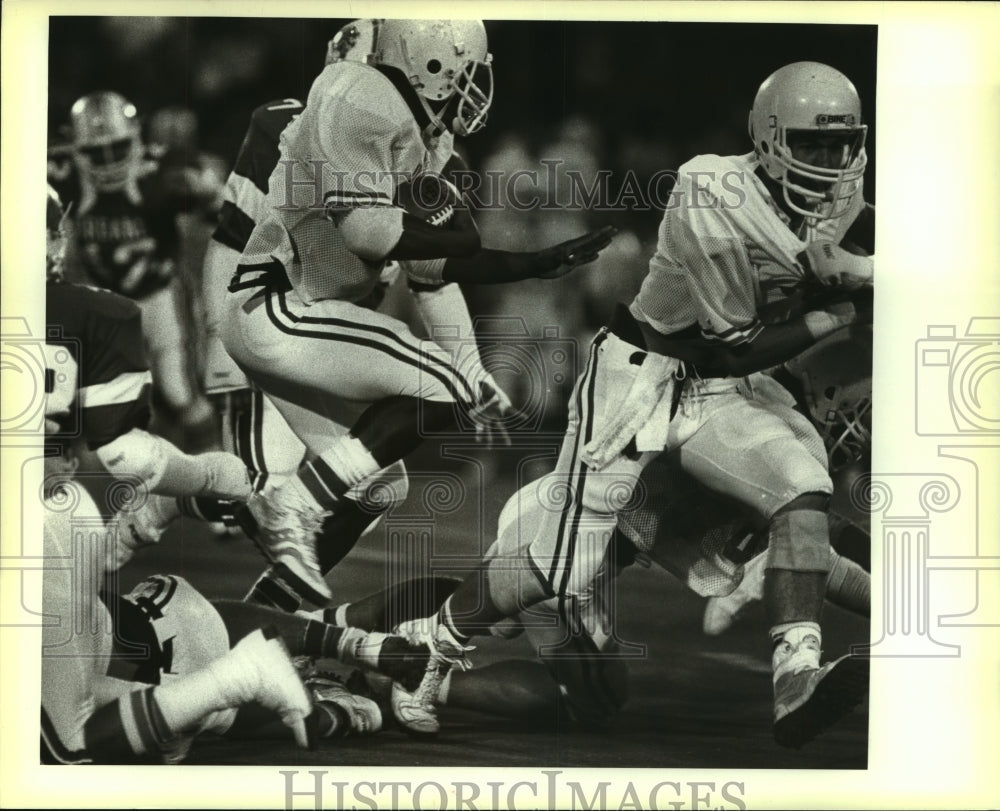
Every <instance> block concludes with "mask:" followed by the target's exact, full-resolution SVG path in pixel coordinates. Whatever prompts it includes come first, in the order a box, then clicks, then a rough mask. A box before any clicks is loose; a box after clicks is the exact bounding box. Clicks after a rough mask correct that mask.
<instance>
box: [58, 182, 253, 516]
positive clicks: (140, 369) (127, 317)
mask: <svg viewBox="0 0 1000 811" xmlns="http://www.w3.org/2000/svg"><path fill="white" fill-rule="evenodd" d="M47 207H48V208H47V215H46V222H47V228H48V233H47V242H48V255H47V260H46V261H47V267H46V286H45V311H46V312H45V319H46V336H47V339H46V347H45V349H46V357H47V360H48V362H49V363H50V364H51V366H52V367H53V371H52V374H51V375H49V376H48V377H47V385H48V386H49V391H48V400H47V403H48V406H49V414H48V419H49V421H50V422H51V425H50V427H51V428H52V431H51V432H50V436H49V437H48V438H47V441H48V443H49V444H50V445H51V446H52V448H53V450H54V451H56V453H57V455H58V452H59V451H61V450H63V449H64V448H65V447H66V446H67V445H68V444H70V443H72V442H74V441H76V440H78V439H82V440H84V441H85V442H86V443H87V446H88V448H89V449H90V450H91V451H93V452H95V453H96V455H97V458H98V459H99V460H100V462H101V464H102V465H103V467H104V468H105V469H106V470H107V471H108V472H109V473H110V474H111V475H112V476H118V477H122V478H125V479H127V480H129V481H132V482H134V483H135V484H136V486H138V487H140V488H142V489H143V490H145V491H148V492H150V493H153V494H159V495H163V496H168V497H179V496H208V497H214V498H223V499H239V500H242V499H245V498H247V497H248V496H249V494H250V482H249V476H248V474H247V470H246V466H245V465H244V464H243V463H242V462H241V461H240V460H239V458H238V457H236V456H234V455H232V454H229V453H224V452H221V451H210V452H207V453H202V454H197V455H191V454H186V453H183V452H182V451H180V450H179V449H178V448H177V447H175V446H174V445H173V444H171V443H170V442H169V441H168V440H166V439H164V438H163V437H160V436H156V435H154V434H151V433H149V431H147V430H146V428H147V424H148V421H149V416H150V408H149V390H150V386H151V384H152V376H151V374H150V370H149V367H148V365H147V363H146V357H145V353H144V350H143V341H142V313H141V311H140V309H139V307H138V306H137V305H136V304H135V302H133V301H131V300H129V299H127V298H125V297H124V296H120V295H118V294H116V293H112V292H111V291H108V290H103V289H100V288H96V287H90V286H86V285H79V284H72V283H70V282H67V281H65V280H64V279H63V275H62V269H63V260H64V257H65V251H66V230H65V227H64V226H65V220H64V217H65V215H64V214H63V213H62V206H61V202H60V200H59V197H58V194H57V193H56V192H55V190H54V189H53V188H52V187H51V186H50V187H49V189H48V203H47Z"/></svg>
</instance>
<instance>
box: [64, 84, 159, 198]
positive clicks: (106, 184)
mask: <svg viewBox="0 0 1000 811" xmlns="http://www.w3.org/2000/svg"><path fill="white" fill-rule="evenodd" d="M70 125H71V128H72V131H73V158H74V161H75V162H76V165H77V168H78V169H79V171H80V175H81V178H82V179H83V180H85V181H86V182H89V183H91V184H93V185H94V186H95V187H96V188H97V189H100V190H102V191H110V190H114V189H119V188H122V187H123V186H125V184H126V183H128V182H129V181H130V180H132V179H134V178H135V176H136V175H137V173H138V170H139V165H140V163H141V161H142V141H141V139H140V137H139V120H138V114H137V112H136V109H135V105H134V104H132V103H131V102H130V101H128V100H127V99H125V98H123V97H122V96H120V95H118V94H117V93H111V92H99V93H91V94H90V95H87V96H84V97H83V98H81V99H78V100H77V101H76V103H75V104H74V105H73V107H72V109H71V110H70Z"/></svg>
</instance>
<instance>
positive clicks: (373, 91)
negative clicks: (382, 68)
mask: <svg viewBox="0 0 1000 811" xmlns="http://www.w3.org/2000/svg"><path fill="white" fill-rule="evenodd" d="M314 104H315V105H317V107H319V106H321V107H322V109H323V110H324V112H325V113H326V114H327V115H337V117H338V119H339V122H340V123H341V125H342V126H344V127H345V128H351V127H352V125H363V126H364V128H365V129H366V130H367V131H369V132H371V133H373V134H377V133H378V132H380V131H381V130H382V129H383V128H384V131H386V132H389V131H393V130H396V129H398V128H400V127H402V126H403V125H404V124H405V123H406V122H407V121H408V120H409V119H411V118H412V113H410V110H409V108H408V107H407V106H406V102H405V101H403V98H402V97H401V96H400V95H399V93H398V92H397V91H396V88H394V87H393V86H392V82H390V81H389V80H388V79H387V78H386V77H385V76H383V75H382V74H381V73H379V71H377V70H375V68H373V67H371V66H369V65H365V64H362V63H360V62H335V63H333V64H332V65H327V66H326V67H325V68H324V69H323V72H322V73H320V75H319V76H318V77H317V78H316V81H315V82H313V86H312V88H310V90H309V101H308V102H307V107H311V106H313V105H314ZM365 114H367V115H365Z"/></svg>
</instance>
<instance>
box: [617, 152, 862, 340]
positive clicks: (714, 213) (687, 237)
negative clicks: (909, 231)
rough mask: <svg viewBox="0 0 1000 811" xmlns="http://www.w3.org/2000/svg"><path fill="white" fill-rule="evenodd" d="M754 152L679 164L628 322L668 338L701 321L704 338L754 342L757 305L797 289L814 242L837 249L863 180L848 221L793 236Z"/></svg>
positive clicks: (858, 193) (856, 209) (857, 206)
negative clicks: (809, 246) (803, 259)
mask: <svg viewBox="0 0 1000 811" xmlns="http://www.w3.org/2000/svg"><path fill="white" fill-rule="evenodd" d="M758 165H759V164H758V162H757V159H756V157H755V155H754V154H753V153H750V154H747V155H738V156H728V157H722V156H719V155H699V156H698V157H695V158H693V159H692V160H690V161H688V162H687V163H685V164H684V165H683V166H681V168H680V171H679V176H678V179H677V183H676V185H675V186H674V190H673V192H672V193H671V196H670V199H669V201H668V204H667V209H666V211H665V212H664V214H663V219H662V221H661V222H660V229H659V236H658V240H657V246H656V253H655V254H654V256H653V258H652V259H651V260H650V263H649V273H648V274H647V275H646V278H645V279H644V280H643V283H642V287H641V289H640V291H639V294H638V295H637V296H636V298H635V300H634V301H633V302H632V305H631V311H632V315H633V316H635V317H636V318H637V319H639V320H641V321H645V322H647V323H649V324H650V325H651V326H653V327H654V328H655V329H657V330H658V331H660V332H662V333H664V334H670V333H672V332H676V331H678V330H681V329H684V328H685V327H689V326H691V325H692V324H695V323H697V324H698V325H699V326H700V328H701V331H702V333H703V334H704V335H705V337H707V338H711V339H716V340H720V341H723V342H725V343H729V344H734V345H735V344H740V343H744V342H746V341H751V340H753V338H754V337H755V336H756V335H757V333H758V332H759V331H760V329H761V323H760V321H759V319H758V317H757V310H758V307H759V306H760V305H762V304H765V303H767V302H769V301H774V300H776V299H778V298H780V297H782V296H784V295H786V293H785V292H784V290H786V289H787V288H790V287H795V286H796V285H798V284H800V283H801V282H802V281H803V280H804V278H805V275H806V271H805V270H804V268H803V267H802V266H801V265H800V264H799V262H798V261H797V260H796V256H797V255H798V254H799V253H801V252H802V251H803V250H804V249H805V247H806V245H807V244H809V242H811V241H813V240H819V239H831V240H834V241H837V242H839V241H840V239H842V238H843V236H844V234H845V233H846V232H847V230H848V228H850V226H851V223H853V222H854V220H855V218H856V217H857V216H858V214H859V213H860V212H861V211H862V209H863V208H864V197H863V194H862V186H861V182H860V181H859V182H858V186H857V189H856V190H855V193H854V197H853V199H852V200H851V205H850V208H849V210H848V212H847V214H846V215H845V216H843V217H841V218H839V219H836V220H828V221H819V223H818V224H816V225H815V226H812V227H806V228H804V229H803V230H804V231H805V233H803V234H801V235H797V234H795V233H794V232H793V231H792V230H791V229H790V227H789V218H788V216H787V215H786V214H785V213H784V212H783V211H782V210H781V209H780V208H779V207H778V204H777V203H776V202H775V200H774V198H773V197H772V196H771V193H770V192H769V191H768V189H767V187H766V186H765V185H764V183H763V181H762V180H761V179H760V178H759V177H757V175H756V174H755V171H756V169H757V167H758Z"/></svg>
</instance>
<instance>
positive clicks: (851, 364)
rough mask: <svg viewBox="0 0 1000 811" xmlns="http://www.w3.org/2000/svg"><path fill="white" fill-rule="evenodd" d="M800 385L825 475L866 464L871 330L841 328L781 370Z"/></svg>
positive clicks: (869, 427)
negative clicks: (821, 449) (819, 440)
mask: <svg viewBox="0 0 1000 811" xmlns="http://www.w3.org/2000/svg"><path fill="white" fill-rule="evenodd" d="M785 368H786V369H787V370H788V371H789V372H791V373H792V374H793V375H795V376H796V377H797V378H798V379H799V381H800V382H801V383H802V389H803V393H804V395H805V400H806V404H807V405H808V407H809V413H810V415H811V416H812V419H813V422H814V423H815V425H816V428H817V430H818V431H819V434H820V436H821V437H822V438H823V444H824V445H826V451H827V455H828V457H829V460H830V470H831V472H832V471H836V470H838V469H840V468H842V467H844V466H845V465H848V464H852V463H855V462H858V461H860V460H863V459H865V458H869V457H870V455H871V447H872V345H871V328H870V327H865V326H859V327H845V328H843V329H840V330H838V331H837V332H834V333H832V334H831V335H829V336H827V337H826V338H824V339H823V340H822V341H819V342H818V343H816V344H814V345H813V346H811V347H810V348H809V349H807V350H806V351H805V352H803V353H802V354H801V355H797V356H796V357H795V358H793V359H792V360H790V361H788V362H787V363H786V364H785Z"/></svg>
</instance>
